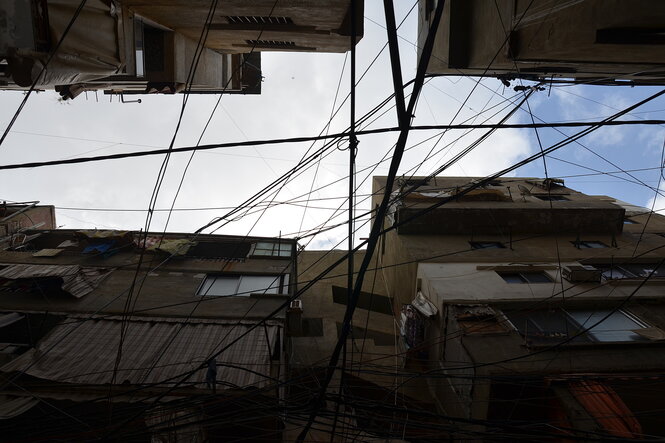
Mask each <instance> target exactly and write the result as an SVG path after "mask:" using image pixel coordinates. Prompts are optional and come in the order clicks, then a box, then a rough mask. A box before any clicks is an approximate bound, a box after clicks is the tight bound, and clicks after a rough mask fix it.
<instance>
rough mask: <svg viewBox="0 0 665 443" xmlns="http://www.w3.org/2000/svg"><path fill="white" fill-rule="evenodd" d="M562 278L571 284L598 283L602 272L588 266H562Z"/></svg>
mask: <svg viewBox="0 0 665 443" xmlns="http://www.w3.org/2000/svg"><path fill="white" fill-rule="evenodd" d="M561 274H562V275H563V277H564V278H565V279H566V280H568V281H569V282H572V283H600V279H601V276H602V272H601V271H600V270H599V269H596V268H594V267H593V266H589V265H572V266H564V267H563V270H562V271H561Z"/></svg>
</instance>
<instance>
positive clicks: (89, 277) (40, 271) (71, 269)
mask: <svg viewBox="0 0 665 443" xmlns="http://www.w3.org/2000/svg"><path fill="white" fill-rule="evenodd" d="M111 272H112V269H109V268H84V267H81V266H79V265H9V266H7V267H6V268H3V269H0V278H6V279H9V280H22V279H23V280H25V279H28V280H29V279H38V278H45V277H60V278H62V290H63V291H66V292H68V293H69V294H71V295H73V296H74V297H76V298H81V297H83V296H84V295H87V294H89V293H90V292H92V291H93V290H94V289H95V288H96V287H97V286H98V285H99V283H100V282H101V281H102V280H103V279H104V278H105V277H106V276H107V275H109V274H110V273H111Z"/></svg>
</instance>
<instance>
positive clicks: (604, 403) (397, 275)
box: [373, 177, 665, 441]
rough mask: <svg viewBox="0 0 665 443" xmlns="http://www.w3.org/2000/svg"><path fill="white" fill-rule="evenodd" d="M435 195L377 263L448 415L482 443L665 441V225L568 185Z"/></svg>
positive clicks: (401, 218)
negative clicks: (490, 439) (512, 442)
mask: <svg viewBox="0 0 665 443" xmlns="http://www.w3.org/2000/svg"><path fill="white" fill-rule="evenodd" d="M422 180H424V179H423V178H418V177H415V178H411V179H409V180H402V181H400V182H399V183H398V184H396V185H395V189H394V192H393V197H394V199H393V203H392V209H391V211H390V212H391V215H390V217H388V220H386V222H385V225H384V227H385V228H389V227H391V226H392V227H395V229H392V230H390V231H389V232H388V233H386V235H385V236H384V237H383V239H382V243H381V244H380V245H379V247H378V249H377V253H378V254H379V262H380V265H379V266H380V267H381V268H382V269H383V270H384V271H383V272H384V279H385V282H386V285H387V289H386V292H387V293H386V294H385V295H386V296H387V297H389V298H391V299H392V300H393V303H394V307H393V309H394V311H395V312H397V313H400V312H401V314H398V316H397V317H398V319H399V320H400V323H401V332H402V337H403V342H404V343H406V346H407V347H408V348H409V351H408V352H407V354H406V355H407V365H408V364H409V360H412V361H420V362H421V363H422V364H423V368H422V373H423V375H424V376H425V378H426V379H427V382H428V385H429V390H430V392H431V394H432V396H433V397H434V398H435V400H436V403H437V410H438V411H439V412H440V413H441V414H444V415H446V416H448V417H452V418H453V422H454V421H455V420H457V422H458V424H459V426H460V432H462V431H466V432H469V433H470V434H468V435H471V436H475V437H474V438H478V439H482V438H483V437H484V436H486V435H487V434H486V433H487V432H492V433H495V434H496V433H498V434H500V435H504V436H509V435H513V436H515V438H533V439H536V440H541V439H549V440H552V441H568V440H567V439H566V437H570V438H574V439H580V438H581V439H584V438H595V439H598V438H600V439H602V438H615V439H642V438H650V437H658V438H662V437H663V436H665V427H663V425H662V420H661V417H662V409H661V406H660V405H661V404H662V401H661V399H662V396H663V394H665V392H663V386H665V384H663V379H662V373H663V368H665V357H664V353H663V350H664V346H665V342H664V340H665V297H664V296H663V284H665V279H664V277H665V271H664V269H665V267H664V266H663V260H664V258H665V252H664V251H665V249H664V248H665V218H664V217H663V216H661V215H658V214H652V213H650V212H649V211H648V210H645V209H643V208H638V207H635V206H631V205H628V204H626V203H623V202H621V201H618V200H615V199H613V198H611V197H606V196H589V195H585V194H582V193H580V192H576V191H574V190H572V189H570V188H567V187H566V186H565V184H564V183H563V181H562V180H556V179H550V180H543V179H535V178H534V179H531V178H500V179H496V180H491V181H489V180H485V181H483V182H482V183H483V185H482V186H480V187H477V188H474V189H473V190H471V191H470V192H467V191H468V190H469V189H471V187H475V185H476V184H477V183H479V182H480V180H481V179H474V178H468V177H465V178H461V177H436V178H431V179H429V180H425V181H422ZM384 185H385V178H384V177H375V178H374V182H373V191H374V193H375V200H376V201H375V204H378V201H379V198H380V197H379V196H380V195H381V193H382V192H383V186H384ZM405 191H411V192H409V193H405ZM444 201H445V204H441V203H442V202H444ZM437 204H439V205H438V206H436V205H437ZM433 206H435V207H433ZM425 208H429V210H427V212H426V213H424V215H421V216H419V217H418V218H415V219H413V220H412V221H409V220H410V219H411V217H413V216H414V215H416V214H422V210H423V209H425ZM423 307H424V308H425V309H423ZM433 309H434V311H433ZM416 311H417V312H416ZM437 311H438V312H437ZM400 317H401V318H400ZM463 434H464V433H463V432H462V434H458V435H463ZM464 435H467V434H464Z"/></svg>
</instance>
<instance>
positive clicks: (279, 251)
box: [249, 240, 294, 259]
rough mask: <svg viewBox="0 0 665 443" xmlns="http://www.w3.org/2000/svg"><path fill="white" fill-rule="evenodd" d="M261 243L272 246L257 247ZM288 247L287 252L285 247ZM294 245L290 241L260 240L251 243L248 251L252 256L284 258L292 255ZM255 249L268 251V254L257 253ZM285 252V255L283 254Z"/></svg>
mask: <svg viewBox="0 0 665 443" xmlns="http://www.w3.org/2000/svg"><path fill="white" fill-rule="evenodd" d="M262 244H271V245H272V247H259V245H262ZM285 247H288V253H287V251H286V248H285ZM293 247H294V245H293V244H292V243H291V242H286V241H284V242H282V241H279V240H278V241H275V240H260V241H257V242H254V243H252V248H251V249H250V251H249V256H250V257H253V258H277V259H285V258H291V257H292V256H293ZM257 251H270V253H269V254H257ZM285 254H287V255H285Z"/></svg>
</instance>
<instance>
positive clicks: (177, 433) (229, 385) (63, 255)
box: [0, 230, 297, 441]
mask: <svg viewBox="0 0 665 443" xmlns="http://www.w3.org/2000/svg"><path fill="white" fill-rule="evenodd" d="M30 234H33V235H35V237H33V238H32V239H31V240H30V241H29V242H27V243H25V244H23V245H22V247H21V248H8V249H6V250H4V251H2V252H0V263H2V265H0V282H1V287H0V306H2V313H1V315H0V335H1V337H2V338H1V339H0V342H2V349H1V351H0V358H1V359H2V362H1V363H0V364H1V367H0V374H1V377H0V378H1V379H2V386H3V388H2V392H0V396H1V397H2V399H3V401H2V406H0V409H1V410H2V419H1V420H0V429H2V432H3V436H4V437H3V438H7V439H10V440H11V439H18V438H26V439H41V438H48V439H50V438H53V436H54V435H58V436H60V437H59V438H62V439H64V440H68V441H89V440H91V439H102V440H117V441H227V440H228V439H229V438H238V439H248V440H252V441H281V438H282V430H283V428H284V423H283V421H282V419H281V414H280V413H279V410H278V405H279V403H280V402H281V401H283V399H284V389H283V387H282V386H281V384H280V383H281V381H283V380H285V377H287V362H286V360H285V358H286V353H285V349H286V347H287V345H286V340H287V338H286V329H285V318H286V311H287V310H286V305H287V304H288V299H289V296H290V295H292V294H293V293H294V288H295V285H296V278H297V277H296V263H295V261H294V256H295V251H296V248H295V242H294V241H293V240H285V239H276V238H259V237H233V236H217V235H199V236H196V237H195V236H193V235H186V234H167V235H165V236H164V237H163V238H162V237H161V236H160V235H148V236H144V235H142V234H141V233H136V232H125V231H73V230H49V231H30ZM37 234H38V235H37ZM144 246H145V251H144V252H143V253H142V248H143V247H144ZM270 314H273V315H272V316H271V315H270ZM257 403H259V404H261V406H262V407H261V408H260V410H261V413H257V407H256V405H257Z"/></svg>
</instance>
